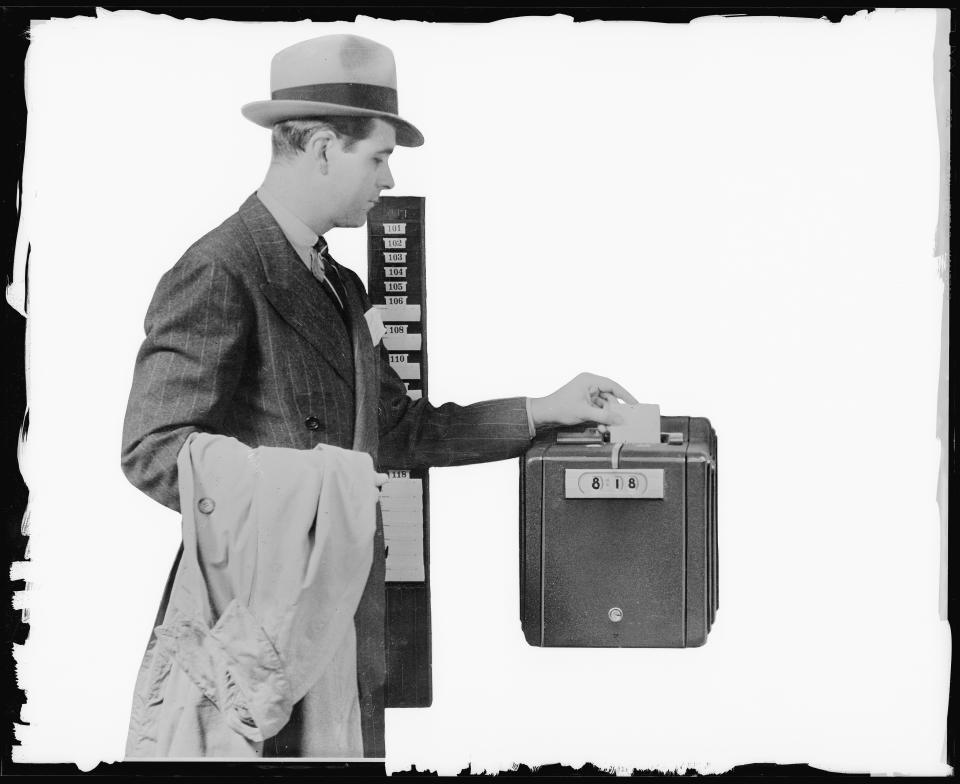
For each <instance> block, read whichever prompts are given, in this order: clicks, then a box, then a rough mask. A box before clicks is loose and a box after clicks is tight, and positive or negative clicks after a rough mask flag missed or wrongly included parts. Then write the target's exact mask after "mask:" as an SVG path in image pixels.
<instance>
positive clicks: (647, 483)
mask: <svg viewBox="0 0 960 784" xmlns="http://www.w3.org/2000/svg"><path fill="white" fill-rule="evenodd" d="M564 497H565V498H663V469H662V468H616V469H606V470H594V469H591V470H581V469H576V468H567V469H566V470H565V472H564Z"/></svg>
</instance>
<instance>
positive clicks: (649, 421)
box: [604, 401, 660, 444]
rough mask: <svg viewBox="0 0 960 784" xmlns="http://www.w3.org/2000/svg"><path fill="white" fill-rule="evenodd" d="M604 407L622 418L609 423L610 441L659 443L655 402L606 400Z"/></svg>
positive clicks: (657, 412) (658, 423) (658, 421)
mask: <svg viewBox="0 0 960 784" xmlns="http://www.w3.org/2000/svg"><path fill="white" fill-rule="evenodd" d="M604 408H606V409H608V410H610V411H612V412H613V413H615V414H618V415H619V416H620V417H621V419H622V420H623V421H622V423H621V424H619V425H610V442H611V443H614V444H617V443H620V444H659V443H660V406H659V405H657V404H655V403H637V404H636V405H629V404H626V403H618V402H616V401H608V402H607V403H605V404H604Z"/></svg>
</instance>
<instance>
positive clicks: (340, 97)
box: [270, 82, 397, 114]
mask: <svg viewBox="0 0 960 784" xmlns="http://www.w3.org/2000/svg"><path fill="white" fill-rule="evenodd" d="M270 97H271V98H273V100H275V101H316V102H318V103H335V104H338V105H340V106H352V107H353V108H355V109H369V110H371V111H375V112H386V113H387V114H396V113H397V91H396V90H395V89H393V88H392V87H381V86H380V85H377V84H359V83H357V82H332V83H329V84H303V85H300V86H299V87H284V88H282V89H280V90H274V91H273V92H271V93H270Z"/></svg>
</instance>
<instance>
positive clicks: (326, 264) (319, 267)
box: [310, 237, 347, 319]
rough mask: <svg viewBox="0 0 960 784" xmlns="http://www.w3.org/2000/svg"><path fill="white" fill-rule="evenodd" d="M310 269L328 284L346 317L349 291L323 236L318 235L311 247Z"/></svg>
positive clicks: (328, 289)
mask: <svg viewBox="0 0 960 784" xmlns="http://www.w3.org/2000/svg"><path fill="white" fill-rule="evenodd" d="M310 271H311V272H312V273H313V276H314V277H315V278H316V279H317V280H319V281H320V282H321V283H323V284H325V285H326V288H327V291H329V292H330V293H331V294H332V295H333V299H334V302H335V303H336V304H337V306H338V308H339V310H340V315H341V316H343V317H344V319H346V302H347V293H346V291H344V288H343V282H342V281H341V280H340V273H339V271H338V270H337V262H335V261H334V260H333V258H331V256H330V253H329V252H328V250H327V241H326V240H325V239H324V238H323V237H317V241H316V243H314V245H313V247H312V248H310Z"/></svg>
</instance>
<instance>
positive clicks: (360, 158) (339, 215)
mask: <svg viewBox="0 0 960 784" xmlns="http://www.w3.org/2000/svg"><path fill="white" fill-rule="evenodd" d="M395 144H396V131H395V130H394V128H393V126H392V125H390V124H389V123H386V122H384V121H383V120H374V129H373V132H372V133H371V134H370V135H369V136H368V137H367V138H366V139H360V140H358V141H356V142H354V144H353V146H352V147H350V148H349V149H346V147H345V145H346V140H344V139H335V140H334V141H333V142H332V143H331V145H330V147H329V148H328V152H327V160H328V163H329V169H328V173H327V176H328V177H330V183H329V184H330V186H331V187H330V188H329V192H330V193H331V194H332V200H333V203H332V204H331V205H330V207H331V208H332V213H333V220H334V224H333V225H334V226H343V227H348V226H363V224H364V223H366V222H367V212H369V211H370V208H371V207H373V205H374V203H375V202H376V200H377V199H379V198H380V191H382V190H387V189H389V188H392V187H393V176H392V175H391V173H390V163H389V158H390V153H392V152H393V148H394V145H395Z"/></svg>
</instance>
